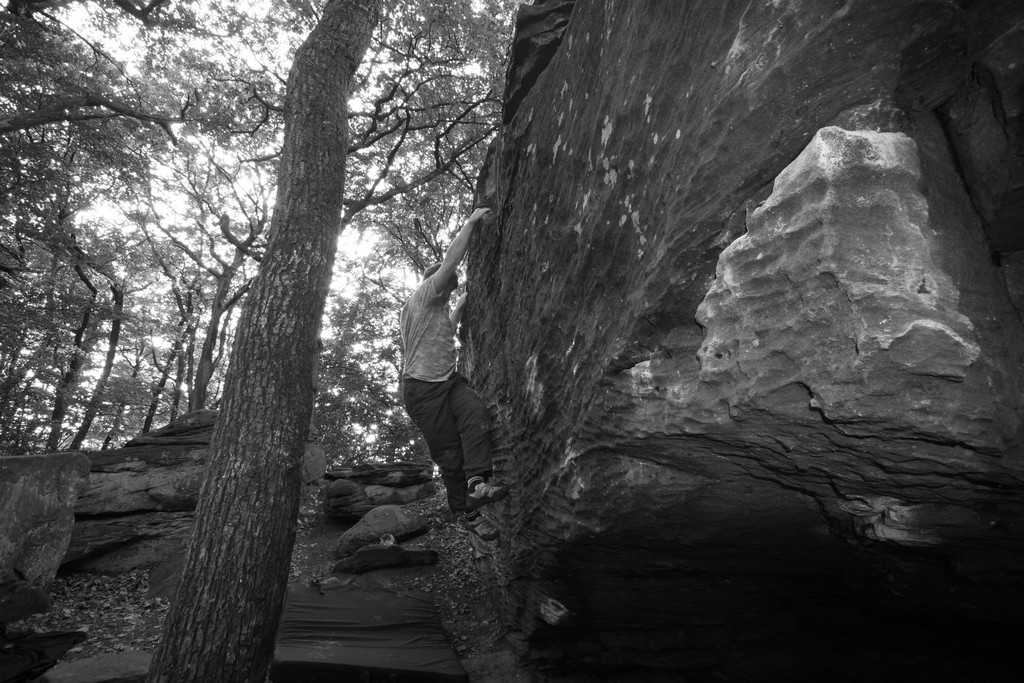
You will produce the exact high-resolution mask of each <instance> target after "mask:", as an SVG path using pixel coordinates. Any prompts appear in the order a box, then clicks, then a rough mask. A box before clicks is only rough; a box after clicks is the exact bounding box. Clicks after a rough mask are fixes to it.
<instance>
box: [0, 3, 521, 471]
mask: <svg viewBox="0 0 1024 683" xmlns="http://www.w3.org/2000/svg"><path fill="white" fill-rule="evenodd" d="M387 4H388V7H387V8H386V9H385V16H384V17H383V19H382V21H381V23H380V25H379V26H378V28H377V30H376V32H375V34H374V37H373V41H372V43H371V47H370V50H369V52H368V54H367V56H366V59H365V60H364V62H363V64H362V66H361V67H360V69H359V72H358V75H357V81H358V83H357V87H356V89H355V94H354V96H353V97H352V98H351V100H350V102H349V111H350V114H349V126H350V131H351V132H350V144H349V149H348V162H347V181H346V197H345V200H344V205H345V212H344V215H343V216H342V217H341V221H342V223H343V225H344V230H343V232H342V237H341V244H340V249H339V254H338V258H337V260H336V262H335V276H334V281H333V284H332V293H331V296H330V298H329V301H328V309H327V313H326V315H325V319H324V334H323V340H322V341H323V352H322V357H321V373H320V380H319V390H318V396H317V404H316V411H315V415H314V430H315V431H314V434H315V438H316V439H317V440H319V441H320V442H321V443H323V445H324V446H325V449H326V450H327V453H328V455H329V457H330V458H331V459H332V460H333V461H334V462H347V463H351V462H358V461H364V460H372V459H378V458H381V457H390V456H394V455H397V456H399V457H410V456H415V454H416V452H417V450H418V447H417V446H416V444H415V443H414V441H415V430H413V429H411V428H410V424H409V422H408V419H407V418H406V416H405V413H404V410H403V409H402V408H401V404H400V399H399V397H398V396H397V395H396V393H395V391H396V389H397V380H398V367H399V363H400V359H401V349H400V345H399V342H398V338H397V318H398V311H399V308H400V306H401V303H402V302H403V301H404V299H405V297H406V295H407V293H408V291H409V287H410V285H411V284H412V283H414V282H415V281H416V279H417V273H418V271H419V270H420V269H422V268H423V267H424V266H425V265H426V264H428V263H430V262H432V261H435V260H439V259H440V258H441V256H442V255H443V253H444V248H445V247H446V245H447V242H448V240H449V239H450V237H451V235H452V234H453V233H454V231H455V230H456V229H457V228H458V227H459V226H460V225H461V222H462V220H464V218H465V217H466V216H467V215H468V213H469V210H470V208H471V207H470V202H471V198H472V192H473V189H474V184H475V175H476V173H477V170H478V169H479V168H480V166H481V165H482V162H483V156H484V153H485V151H486V145H487V142H488V141H489V139H490V137H491V135H492V133H493V132H494V131H495V129H496V127H497V125H498V122H499V121H500V110H501V100H502V87H503V85H502V84H503V72H502V68H503V64H504V61H505V56H506V55H505V50H506V47H507V45H508V44H509V41H510V37H511V25H512V16H513V14H514V10H515V7H516V6H517V5H518V4H520V3H519V2H517V1H516V0H454V1H452V0H400V1H398V2H389V3H387ZM320 7H321V3H309V2H303V1H300V0H266V1H264V2H255V3H244V4H242V5H236V4H232V3H226V2H217V1H216V0H213V1H209V0H207V1H198V0H170V1H168V0H150V1H149V2H132V1H131V0H116V1H115V2H103V3H100V2H84V1H70V2H52V1H48V2H31V1H25V0H12V2H10V3H8V5H7V6H6V8H5V9H4V10H0V83H4V84H5V85H4V87H3V88H2V89H0V363H2V364H3V373H2V375H0V455H14V454H27V453H38V452H48V451H60V450H68V449H87V450H88V449H105V448H111V447H118V446H120V445H121V444H123V442H124V441H125V440H127V439H128V438H131V437H132V436H135V435H136V434H139V433H144V432H146V431H149V430H150V429H154V428H157V427H160V426H162V425H164V424H166V423H167V422H169V421H171V420H173V419H174V418H175V417H177V416H180V415H182V414H184V413H185V412H189V411H192V410H197V409H200V408H217V407H218V401H219V397H220V388H221V383H222V380H223V377H224V371H225V368H226V365H227V362H228V356H229V353H230V349H231V342H232V334H233V330H234V323H235V321H236V320H237V317H238V311H239V310H240V307H241V306H242V305H244V301H245V296H246V293H247V290H248V288H249V284H250V282H251V281H252V278H253V277H254V276H255V274H256V270H257V268H258V267H259V262H260V258H261V253H262V250H263V248H264V245H265V243H266V239H267V229H268V227H269V225H270V216H271V215H272V212H273V209H274V207H273V201H274V196H275V191H276V170H277V162H278V158H279V153H280V147H281V143H282V125H283V124H282V112H283V99H284V86H285V82H286V79H287V75H288V70H289V67H290V64H291V60H292V57H293V55H294V51H295V49H296V48H297V46H298V45H299V43H300V42H301V41H302V39H303V38H304V37H305V36H306V35H307V34H308V33H309V31H310V29H311V28H312V26H314V25H315V24H316V22H317V21H318V19H319V12H320Z"/></svg>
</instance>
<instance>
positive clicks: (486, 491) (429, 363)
mask: <svg viewBox="0 0 1024 683" xmlns="http://www.w3.org/2000/svg"><path fill="white" fill-rule="evenodd" d="M489 211H490V209H486V208H479V209H476V210H475V211H473V213H472V215H471V216H470V217H469V219H468V220H467V221H466V222H465V224H464V225H463V226H462V228H461V229H460V230H459V233H458V234H457V235H456V236H455V239H454V240H452V243H451V245H449V247H448V251H447V252H445V255H444V260H443V261H442V262H441V263H435V264H434V265H432V266H430V267H428V268H427V269H426V270H425V271H424V273H423V281H422V282H420V284H419V286H418V287H417V288H416V291H415V292H414V293H413V295H412V296H411V297H410V298H409V300H408V301H407V302H406V303H405V306H404V307H403V308H402V316H401V329H402V347H403V349H404V351H405V362H404V365H403V368H402V398H403V400H404V401H405V409H406V410H407V411H408V413H409V417H411V418H412V420H413V422H415V423H416V426H417V427H419V428H420V431H421V432H423V437H424V438H425V439H426V441H427V446H428V448H429V449H430V457H431V458H432V459H433V460H434V462H435V463H437V465H438V467H439V468H440V469H441V477H442V479H443V480H444V485H445V489H446V490H447V494H448V507H450V508H451V510H452V512H453V513H455V514H456V515H457V516H461V517H462V519H463V520H464V521H465V524H466V526H467V527H468V528H469V530H470V531H472V532H473V533H474V534H476V535H477V536H479V537H480V538H482V539H483V540H485V541H493V540H495V539H497V538H498V530H497V529H495V528H494V527H493V526H492V525H491V524H490V523H489V522H488V521H487V520H486V519H485V518H484V517H483V515H481V514H480V511H479V508H481V507H483V506H484V505H487V504H489V503H493V502H495V501H498V500H501V499H502V498H504V497H505V496H506V495H507V494H508V486H507V485H500V486H499V485H494V484H492V483H491V482H490V478H491V432H490V419H489V417H488V414H487V408H486V406H484V404H483V401H481V400H480V398H479V397H478V396H477V395H476V393H475V392H474V391H473V390H472V389H470V387H469V384H468V382H467V381H466V378H465V377H463V376H462V375H460V374H459V373H458V372H456V371H455V360H456V358H455V330H456V328H457V327H458V325H459V320H460V318H461V317H462V312H463V310H464V309H465V306H466V295H465V294H463V295H462V296H460V297H459V300H458V301H457V302H456V304H455V307H454V308H453V309H452V311H451V313H448V311H447V307H448V300H449V299H450V298H451V295H452V292H454V291H455V290H456V289H457V288H458V286H459V280H458V274H457V272H456V271H457V269H458V267H459V264H460V263H462V259H463V258H465V256H466V252H467V251H468V249H469V241H470V238H471V237H472V236H473V230H474V229H476V227H477V225H479V224H480V222H481V220H482V219H483V217H484V216H486V215H487V214H488V212H489Z"/></svg>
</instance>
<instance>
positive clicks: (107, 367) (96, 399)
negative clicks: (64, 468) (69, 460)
mask: <svg viewBox="0 0 1024 683" xmlns="http://www.w3.org/2000/svg"><path fill="white" fill-rule="evenodd" d="M110 293H111V296H112V297H113V302H114V319H113V320H112V321H111V323H110V336H109V337H108V338H107V356H106V359H105V360H104V361H103V370H102V371H101V372H100V376H99V379H97V380H96V386H95V387H94V388H93V390H92V396H90V397H89V403H88V405H86V407H85V416H84V417H83V418H82V424H81V426H79V428H78V432H77V433H76V434H75V438H74V440H73V441H72V442H71V450H73V451H77V450H78V449H79V448H81V447H82V442H84V441H85V437H86V436H88V435H89V430H90V429H91V428H92V423H93V420H95V419H96V413H98V412H99V409H100V402H101V401H102V400H103V394H104V392H105V391H106V389H107V382H108V381H109V380H110V373H111V371H113V369H114V360H115V359H116V358H117V346H118V344H120V343H121V316H122V314H123V313H124V285H123V284H121V285H118V284H117V283H111V285H110Z"/></svg>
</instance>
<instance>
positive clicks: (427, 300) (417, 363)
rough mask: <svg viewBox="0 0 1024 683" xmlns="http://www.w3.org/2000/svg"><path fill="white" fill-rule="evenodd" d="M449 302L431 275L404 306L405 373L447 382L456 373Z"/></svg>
mask: <svg viewBox="0 0 1024 683" xmlns="http://www.w3.org/2000/svg"><path fill="white" fill-rule="evenodd" d="M446 303H447V301H446V300H445V299H443V298H442V296H441V295H440V294H438V293H437V292H436V291H434V284H433V283H432V282H431V281H430V278H427V279H426V280H424V281H423V282H421V283H420V286H419V287H417V288H416V291H415V292H414V293H413V295H412V296H411V297H409V300H408V301H406V302H405V306H404V307H403V308H402V315H401V318H400V322H401V330H402V348H403V349H404V350H405V363H404V365H403V367H402V374H403V375H405V376H406V377H412V378H413V379H419V380H423V381H424V382H443V381H445V380H446V379H448V378H449V377H451V376H452V373H453V372H455V327H454V326H453V325H452V321H451V319H450V318H449V317H448V311H447V310H445V304H446Z"/></svg>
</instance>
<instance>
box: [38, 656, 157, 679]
mask: <svg viewBox="0 0 1024 683" xmlns="http://www.w3.org/2000/svg"><path fill="white" fill-rule="evenodd" d="M152 659H153V655H151V654H150V653H148V652H141V651H137V650H128V651H126V652H116V653H110V654H102V655H98V656H96V657H89V658H88V659H76V660H75V661H73V662H64V663H61V664H58V665H57V666H55V667H53V668H52V669H50V670H49V671H47V672H46V673H45V674H43V675H42V676H41V677H39V678H37V679H36V680H35V681H34V683H145V680H146V676H147V674H148V673H149V664H150V662H151V661H152Z"/></svg>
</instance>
